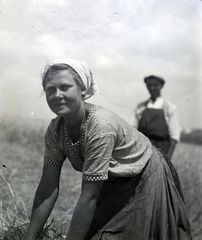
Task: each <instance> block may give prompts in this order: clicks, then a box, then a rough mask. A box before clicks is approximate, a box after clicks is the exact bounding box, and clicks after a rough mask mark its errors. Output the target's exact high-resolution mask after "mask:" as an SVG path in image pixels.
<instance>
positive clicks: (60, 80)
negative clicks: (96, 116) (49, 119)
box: [45, 69, 83, 118]
mask: <svg viewBox="0 0 202 240" xmlns="http://www.w3.org/2000/svg"><path fill="white" fill-rule="evenodd" d="M45 93H46V100H47V103H48V105H49V107H50V109H51V110H52V111H53V112H54V113H55V114H56V115H58V116H63V117H67V118H72V117H74V116H76V114H77V113H78V111H79V109H80V107H81V105H82V104H83V100H82V92H81V89H80V88H79V87H78V86H77V84H76V82H75V80H74V78H73V75H72V73H71V72H70V71H68V70H66V69H65V70H61V71H58V72H56V73H54V74H51V73H49V74H47V76H46V78H45Z"/></svg>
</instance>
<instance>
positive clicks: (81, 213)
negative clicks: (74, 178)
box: [66, 180, 104, 240]
mask: <svg viewBox="0 0 202 240" xmlns="http://www.w3.org/2000/svg"><path fill="white" fill-rule="evenodd" d="M103 182H104V181H95V182H91V181H85V180H83V182H82V192H81V195H80V197H79V200H78V202H77V205H76V207H75V210H74V214H73V217H72V220H71V224H70V228H69V231H68V233H67V238H66V240H78V239H80V240H82V239H84V238H85V236H86V234H87V232H88V230H89V228H90V224H91V222H92V219H93V215H94V212H95V209H96V203H97V199H98V197H99V195H100V192H101V189H102V186H103Z"/></svg>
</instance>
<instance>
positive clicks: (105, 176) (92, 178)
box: [83, 174, 108, 181]
mask: <svg viewBox="0 0 202 240" xmlns="http://www.w3.org/2000/svg"><path fill="white" fill-rule="evenodd" d="M107 179H108V174H101V175H83V180H85V181H102V180H107Z"/></svg>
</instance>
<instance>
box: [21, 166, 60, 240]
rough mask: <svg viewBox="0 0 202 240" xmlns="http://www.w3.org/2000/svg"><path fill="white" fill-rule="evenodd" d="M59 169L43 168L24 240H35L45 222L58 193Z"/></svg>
mask: <svg viewBox="0 0 202 240" xmlns="http://www.w3.org/2000/svg"><path fill="white" fill-rule="evenodd" d="M60 173H61V168H57V167H50V166H44V168H43V174H42V177H41V180H40V183H39V186H38V188H37V191H36V194H35V199H34V204H33V209H32V214H31V220H30V224H29V227H28V231H27V235H26V238H25V239H26V240H35V239H37V237H38V236H39V234H40V232H41V230H42V228H43V226H44V224H45V222H46V221H47V219H48V217H49V215H50V213H51V211H52V209H53V206H54V204H55V202H56V200H57V197H58V193H59V180H60Z"/></svg>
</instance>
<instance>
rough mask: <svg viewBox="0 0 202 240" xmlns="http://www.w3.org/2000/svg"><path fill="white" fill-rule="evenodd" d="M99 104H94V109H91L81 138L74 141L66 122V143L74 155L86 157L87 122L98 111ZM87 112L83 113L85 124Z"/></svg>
mask: <svg viewBox="0 0 202 240" xmlns="http://www.w3.org/2000/svg"><path fill="white" fill-rule="evenodd" d="M98 107H99V106H97V105H96V106H94V107H93V109H92V110H91V111H90V113H89V115H88V118H87V120H86V122H85V124H84V127H83V129H82V131H81V137H80V139H79V140H78V141H77V142H75V143H73V142H72V140H71V138H70V137H69V131H68V126H67V124H66V123H65V124H64V131H65V139H66V143H67V146H68V147H69V149H70V151H71V153H72V154H73V155H81V156H83V157H84V155H85V146H84V138H85V132H86V128H87V123H88V121H89V118H90V117H91V115H92V114H93V113H94V112H95V111H96V109H97V108H98ZM85 115H86V114H85V113H84V115H83V119H82V124H81V125H83V122H84V119H85Z"/></svg>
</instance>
